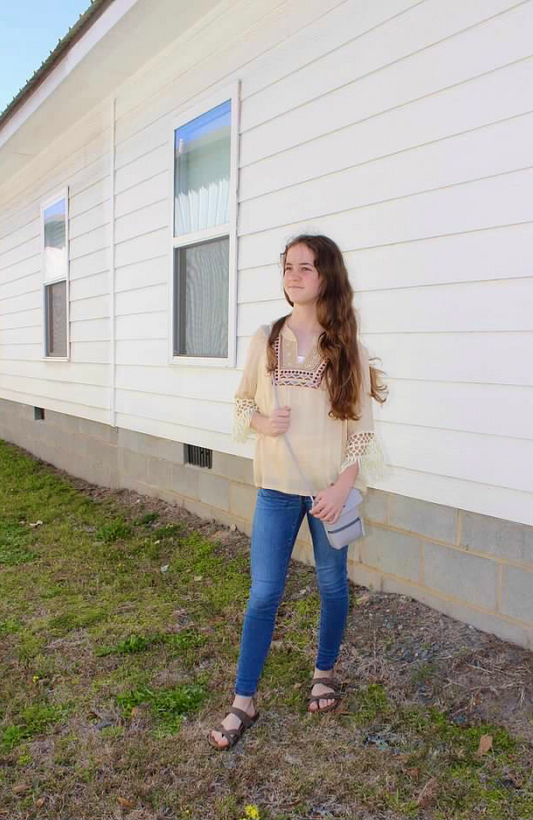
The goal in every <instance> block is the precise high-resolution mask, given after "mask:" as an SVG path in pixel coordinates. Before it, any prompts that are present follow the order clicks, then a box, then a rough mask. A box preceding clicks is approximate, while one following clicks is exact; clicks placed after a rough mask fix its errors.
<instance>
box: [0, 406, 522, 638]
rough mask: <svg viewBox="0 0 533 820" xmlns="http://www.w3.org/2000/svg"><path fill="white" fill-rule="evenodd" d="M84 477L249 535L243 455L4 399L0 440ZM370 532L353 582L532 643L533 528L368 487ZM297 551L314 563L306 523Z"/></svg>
mask: <svg viewBox="0 0 533 820" xmlns="http://www.w3.org/2000/svg"><path fill="white" fill-rule="evenodd" d="M1 437H4V438H6V439H7V440H9V441H13V442H15V443H17V444H18V445H20V446H22V447H26V448H27V449H30V450H31V451H32V452H33V453H35V454H36V455H38V456H39V457H40V458H43V459H44V460H46V461H49V462H51V463H52V464H55V465H56V466H58V467H61V468H63V469H65V470H67V471H68V472H69V473H71V474H74V475H76V476H80V477H82V478H85V479H86V480H88V481H91V482H94V483H97V484H103V485H105V486H109V487H128V488H130V489H133V490H136V491H137V492H139V493H143V494H144V495H150V496H155V497H158V498H162V499H164V500H165V501H169V502H171V503H178V504H180V505H183V506H184V507H186V508H187V509H188V510H190V511H191V512H194V513H196V514H197V515H199V516H201V517H205V518H215V519H216V520H218V521H221V522H222V523H224V524H236V525H237V526H238V528H239V529H240V530H242V531H243V532H246V533H247V534H248V535H250V533H251V527H252V519H253V513H254V509H255V501H256V495H257V489H256V488H255V487H254V486H253V478H252V464H251V461H250V460H249V459H247V458H242V457H239V456H234V455H230V454H228V453H221V452H219V451H216V450H215V451H214V452H213V465H212V469H205V468H201V467H195V466H192V465H190V464H186V463H184V448H183V444H181V443H179V442H169V441H168V439H164V438H159V437H157V436H148V435H145V434H144V433H138V432H136V431H132V430H126V429H124V428H121V427H118V428H116V427H110V426H109V425H108V424H101V423H98V422H94V421H88V420H86V419H81V418H76V417H73V416H68V415H64V414H62V413H56V412H49V411H45V418H44V420H42V421H35V420H34V419H33V412H32V408H30V407H28V406H26V405H20V404H16V403H14V402H9V401H4V400H2V399H0V438H1ZM362 515H363V517H364V521H365V527H366V536H365V538H364V539H363V540H362V541H359V542H357V543H355V544H352V545H351V546H350V548H349V551H348V575H349V577H350V578H351V580H352V581H354V582H355V583H357V584H363V585H364V586H368V587H371V588H374V589H379V590H385V591H388V592H397V593H401V594H404V595H410V596H412V597H414V598H416V599H418V600H420V601H423V602H424V603H426V604H428V605H430V606H432V607H434V608H435V609H437V610H439V611H441V612H444V613H446V614H447V615H450V616H452V617H454V618H458V619H459V620H461V621H465V622H467V623H470V624H472V625H474V626H476V627H478V628H479V629H482V630H485V631H487V632H493V633H494V634H496V635H499V636H500V637H502V638H505V639H506V640H510V641H513V642H515V643H518V644H521V645H522V646H525V647H527V648H529V649H533V598H532V596H531V590H532V589H533V527H527V526H524V525H521V524H514V523H511V522H509V521H503V520H501V519H498V518H494V517H492V516H485V515H479V514H477V513H471V512H467V511H466V510H461V509H453V508H451V507H445V506H443V505H441V504H433V503H430V502H427V501H420V500H416V499H410V498H406V497H405V496H403V495H399V494H396V493H391V492H384V491H382V490H377V489H371V490H369V492H368V493H367V495H366V497H365V500H364V502H363V505H362ZM293 557H295V558H296V559H298V560H300V561H304V562H305V563H308V564H313V563H314V562H313V548H312V542H311V538H310V533H309V528H308V525H307V520H306V519H304V522H303V524H302V527H301V529H300V533H299V535H298V539H297V541H296V544H295V548H294V552H293Z"/></svg>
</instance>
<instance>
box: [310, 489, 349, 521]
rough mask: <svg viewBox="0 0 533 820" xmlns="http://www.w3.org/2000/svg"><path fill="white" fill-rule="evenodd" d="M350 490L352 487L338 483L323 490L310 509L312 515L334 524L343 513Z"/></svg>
mask: <svg viewBox="0 0 533 820" xmlns="http://www.w3.org/2000/svg"><path fill="white" fill-rule="evenodd" d="M349 492H350V487H344V486H339V485H338V484H332V485H331V486H330V487H328V488H327V489H326V490H321V491H320V492H319V493H318V495H316V496H315V503H314V504H313V506H312V507H311V510H310V513H311V515H314V516H315V518H319V519H320V520H321V521H325V522H326V523H327V524H334V523H335V521H337V519H338V517H339V516H340V514H341V511H342V508H343V507H344V502H345V501H346V499H347V498H348V493H349Z"/></svg>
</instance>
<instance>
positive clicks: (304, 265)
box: [283, 244, 321, 304]
mask: <svg viewBox="0 0 533 820" xmlns="http://www.w3.org/2000/svg"><path fill="white" fill-rule="evenodd" d="M320 285H321V276H320V274H319V272H318V271H317V269H316V267H315V260H314V254H313V251H312V250H311V248H308V247H307V245H303V244H301V245H293V246H292V247H291V248H289V250H288V251H287V257H286V259H285V272H284V275H283V286H284V288H285V291H286V292H287V294H288V296H289V299H290V300H291V302H294V304H307V303H311V302H316V300H317V298H318V295H319V292H320Z"/></svg>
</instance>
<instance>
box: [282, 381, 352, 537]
mask: <svg viewBox="0 0 533 820" xmlns="http://www.w3.org/2000/svg"><path fill="white" fill-rule="evenodd" d="M272 384H273V385H274V394H275V396H276V407H278V408H279V406H280V403H279V395H278V386H277V384H276V381H275V379H274V375H272ZM283 438H284V439H285V443H286V445H287V448H288V450H289V453H290V454H291V456H292V459H293V461H294V463H295V464H296V467H297V469H298V472H299V473H300V476H301V478H302V481H303V483H304V485H305V486H306V487H307V489H308V491H309V498H310V499H311V501H313V503H314V501H315V499H314V496H313V491H312V490H311V489H310V486H309V482H308V481H307V479H306V477H305V476H304V474H303V473H302V470H301V468H300V464H299V463H298V459H297V458H296V455H295V453H294V450H293V449H292V446H291V443H290V441H289V439H288V437H287V433H285V434H284V436H283ZM362 500H363V496H362V495H361V493H360V492H359V490H358V489H356V488H355V487H353V488H352V489H351V490H350V492H349V493H348V497H347V499H346V501H345V502H344V506H343V508H342V510H341V514H340V516H339V517H338V518H337V520H336V521H335V523H334V524H328V523H327V522H326V521H322V523H323V525H324V529H325V530H326V536H327V538H328V541H329V543H330V544H331V546H332V547H334V548H335V549H336V550H340V549H342V548H343V547H347V546H348V544H351V543H352V542H353V541H358V540H359V539H360V538H364V536H365V527H364V524H363V519H362V518H361V516H360V514H359V504H360V503H361V501H362ZM319 520H320V519H319Z"/></svg>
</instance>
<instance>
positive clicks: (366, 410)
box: [208, 235, 387, 749]
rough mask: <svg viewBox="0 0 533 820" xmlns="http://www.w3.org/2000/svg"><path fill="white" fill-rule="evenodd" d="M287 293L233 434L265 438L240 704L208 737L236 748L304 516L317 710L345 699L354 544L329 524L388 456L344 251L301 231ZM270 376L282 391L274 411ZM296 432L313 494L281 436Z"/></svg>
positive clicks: (258, 350)
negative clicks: (316, 629) (338, 670)
mask: <svg viewBox="0 0 533 820" xmlns="http://www.w3.org/2000/svg"><path fill="white" fill-rule="evenodd" d="M281 263H282V270H283V292H284V295H285V299H286V300H287V302H288V303H289V304H290V305H291V307H292V312H291V313H289V314H288V315H287V316H282V317H281V318H280V319H278V320H277V321H275V322H274V323H273V324H272V325H271V326H268V325H265V326H262V327H260V328H258V330H257V331H256V333H255V334H254V336H253V337H252V339H251V342H250V346H249V349H248V355H247V358H246V363H245V366H244V372H243V377H242V380H241V384H240V386H239V388H238V390H237V392H236V394H235V425H234V437H235V438H236V439H237V440H240V441H244V440H245V439H246V437H247V435H248V433H249V431H250V429H253V430H256V431H257V434H258V435H257V443H256V449H255V456H254V483H255V485H256V486H257V487H258V488H259V489H258V492H257V505H256V509H255V514H254V520H253V525H252V535H251V545H250V566H251V576H252V587H251V593H250V598H249V601H248V607H247V611H246V615H245V618H244V625H243V632H242V640H241V650H240V656H239V662H238V668H237V680H236V685H235V690H234V694H235V699H234V701H233V706H232V707H231V708H230V710H229V714H228V715H227V716H226V718H225V719H224V720H223V721H222V723H221V724H220V726H217V728H216V729H214V730H212V731H211V732H210V733H209V735H208V740H209V743H210V744H211V745H212V746H214V747H215V748H217V749H229V748H231V747H232V746H234V745H235V743H237V741H238V740H239V738H240V737H241V736H242V734H243V733H244V731H245V730H246V729H248V728H249V727H250V726H251V725H252V724H253V723H255V721H256V720H257V718H258V717H259V713H258V711H257V710H256V708H255V706H254V703H253V698H254V695H255V692H256V688H257V684H258V681H259V678H260V675H261V672H262V669H263V665H264V662H265V660H266V656H267V654H268V650H269V648H270V643H271V640H272V634H273V631H274V623H275V618H276V613H277V609H278V606H279V604H280V601H281V598H282V596H283V592H284V589H285V577H286V573H287V568H288V565H289V560H290V557H291V553H292V549H293V546H294V542H295V540H296V537H297V535H298V530H299V529H300V525H301V523H302V521H303V518H304V516H305V515H306V514H307V520H308V523H309V529H310V532H311V536H312V541H313V552H314V559H315V566H316V572H317V581H318V587H319V591H320V601H321V611H320V637H319V646H318V655H317V659H316V666H315V671H314V677H313V681H312V684H313V686H312V690H311V697H310V698H309V699H308V700H309V711H310V712H327V711H330V710H331V709H335V708H336V707H337V706H338V704H339V702H340V699H341V695H340V693H339V692H338V691H336V684H335V682H334V681H333V679H332V677H331V675H332V672H333V667H334V665H335V662H336V660H337V656H338V653H339V648H340V645H341V641H342V637H343V634H344V629H345V624H346V616H347V612H348V576H347V569H346V563H347V554H348V547H344V548H343V549H340V550H338V549H334V548H333V547H332V546H331V545H330V544H329V541H328V539H327V536H326V532H325V529H324V525H323V524H322V522H323V521H327V522H335V521H336V520H337V518H338V516H339V514H340V512H341V510H342V507H343V504H344V502H345V500H346V497H347V495H348V493H349V491H350V489H351V488H352V487H354V486H355V487H358V488H359V489H360V490H361V491H362V492H363V493H364V492H365V491H366V486H367V484H366V479H367V478H369V477H370V476H372V477H373V478H374V477H378V478H379V477H380V475H381V472H382V467H383V456H382V452H381V449H380V447H379V445H378V443H377V441H376V438H375V435H374V423H373V416H372V402H371V400H372V398H374V399H376V400H377V401H379V402H380V403H383V402H384V401H385V400H386V393H387V388H386V387H385V386H384V385H382V384H381V383H380V382H379V378H378V371H376V370H375V368H373V367H371V366H370V365H369V358H368V351H367V350H366V348H365V347H364V346H363V345H362V344H361V343H360V342H359V340H358V338H357V323H356V317H355V313H354V309H353V303H352V302H353V290H352V287H351V285H350V281H349V278H348V272H347V270H346V266H345V264H344V260H343V257H342V254H341V251H340V250H339V248H338V246H337V245H336V244H335V242H333V241H332V240H331V239H329V238H328V237H326V236H310V235H300V236H297V237H296V238H295V239H293V240H292V241H291V242H290V243H289V244H288V245H287V246H286V248H285V251H284V252H283V253H282V255H281ZM272 377H274V380H275V382H276V384H277V386H278V391H279V395H280V404H281V405H282V406H280V407H279V408H278V407H277V406H276V399H275V392H274V387H273V384H272ZM285 433H289V439H290V442H291V444H292V447H293V450H294V452H295V454H296V457H297V459H298V461H299V463H300V468H301V472H302V473H303V476H304V477H305V478H306V479H307V482H308V483H309V485H310V486H311V487H313V488H316V490H317V493H316V495H315V497H314V502H313V503H311V499H310V497H309V492H308V490H307V487H306V486H305V485H304V484H303V480H302V477H301V475H300V472H299V471H298V469H297V467H296V465H295V463H294V461H293V460H292V458H291V456H290V453H289V450H288V448H287V445H286V442H285V441H284V440H283V439H284V434H285Z"/></svg>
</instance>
